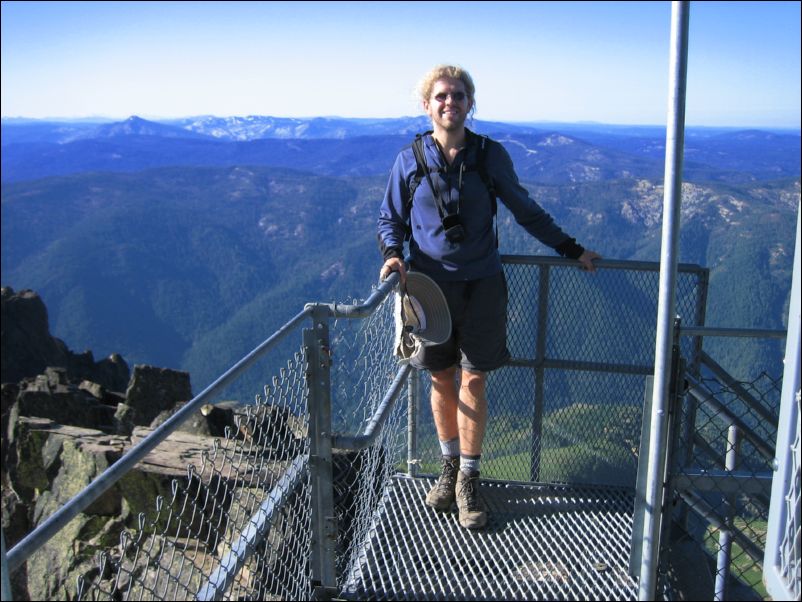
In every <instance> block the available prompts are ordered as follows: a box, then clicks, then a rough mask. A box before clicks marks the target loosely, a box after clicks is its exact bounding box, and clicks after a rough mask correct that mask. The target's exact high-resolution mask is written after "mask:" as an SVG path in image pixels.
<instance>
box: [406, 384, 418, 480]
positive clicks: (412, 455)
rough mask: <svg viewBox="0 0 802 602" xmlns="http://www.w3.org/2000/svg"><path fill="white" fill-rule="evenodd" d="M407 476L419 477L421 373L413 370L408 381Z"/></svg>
mask: <svg viewBox="0 0 802 602" xmlns="http://www.w3.org/2000/svg"><path fill="white" fill-rule="evenodd" d="M407 388H408V391H407V395H408V400H409V401H408V404H407V474H408V475H409V476H411V477H416V476H418V461H419V460H418V408H419V407H420V399H421V395H420V372H419V371H418V370H414V369H413V370H412V371H411V372H410V373H409V378H408V380H407Z"/></svg>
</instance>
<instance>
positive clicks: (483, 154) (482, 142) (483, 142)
mask: <svg viewBox="0 0 802 602" xmlns="http://www.w3.org/2000/svg"><path fill="white" fill-rule="evenodd" d="M477 137H478V138H479V148H478V149H476V170H477V171H478V172H479V177H480V178H482V182H484V184H485V188H487V193H488V194H489V195H490V202H491V204H492V206H493V227H494V229H495V232H496V248H497V249H498V220H497V219H496V213H497V211H498V200H497V197H498V195H497V194H496V184H495V182H494V181H493V176H491V175H490V171H489V170H488V169H487V152H488V150H489V148H490V145H491V144H494V142H493V140H491V139H490V138H488V137H487V136H484V135H481V134H477Z"/></svg>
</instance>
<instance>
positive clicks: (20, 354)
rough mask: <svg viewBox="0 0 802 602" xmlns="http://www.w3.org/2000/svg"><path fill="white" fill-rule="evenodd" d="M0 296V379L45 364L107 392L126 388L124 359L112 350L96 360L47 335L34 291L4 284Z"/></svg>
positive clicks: (25, 374)
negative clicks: (0, 333)
mask: <svg viewBox="0 0 802 602" xmlns="http://www.w3.org/2000/svg"><path fill="white" fill-rule="evenodd" d="M1 298H2V307H1V308H0V314H1V317H2V326H0V330H1V332H2V336H0V339H1V340H2V343H0V382H3V383H9V382H14V383H15V382H19V381H21V380H22V379H24V378H31V377H34V376H36V375H38V374H42V373H43V372H44V370H45V368H47V367H48V366H58V367H60V368H63V369H64V370H66V371H67V373H68V374H69V376H70V379H71V380H78V381H82V380H88V381H91V382H95V383H98V384H100V385H101V386H103V387H105V388H106V389H108V390H110V391H124V390H125V387H126V386H127V385H128V379H129V369H128V365H127V364H126V363H125V360H123V358H122V357H121V356H120V355H118V354H116V353H114V354H112V355H110V356H109V357H108V358H106V359H104V360H101V361H99V362H95V360H94V358H93V356H92V352H91V351H85V352H84V353H80V354H76V353H73V352H72V351H70V350H69V349H68V348H67V345H65V344H64V341H62V340H61V339H57V338H55V337H53V336H51V335H50V327H49V322H48V317H47V308H46V307H45V304H44V302H43V301H42V299H41V298H40V297H39V295H38V294H36V293H35V292H34V291H31V290H23V291H20V292H18V293H15V292H14V289H12V288H11V287H6V286H4V287H3V288H2V291H1Z"/></svg>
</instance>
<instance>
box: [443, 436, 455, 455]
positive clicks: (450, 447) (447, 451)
mask: <svg viewBox="0 0 802 602" xmlns="http://www.w3.org/2000/svg"><path fill="white" fill-rule="evenodd" d="M440 452H441V453H442V454H443V455H444V456H449V457H451V458H456V457H457V456H459V437H455V438H454V439H452V440H451V441H440Z"/></svg>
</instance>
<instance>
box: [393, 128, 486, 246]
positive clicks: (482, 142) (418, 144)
mask: <svg viewBox="0 0 802 602" xmlns="http://www.w3.org/2000/svg"><path fill="white" fill-rule="evenodd" d="M431 133H432V130H429V131H427V132H424V133H423V134H417V135H416V136H415V140H414V142H413V143H412V153H413V154H414V155H415V163H416V166H417V167H416V170H415V174H414V175H413V176H412V180H411V181H410V183H409V197H408V198H407V202H406V210H407V215H410V214H411V212H412V200H413V199H414V198H415V191H416V190H417V189H418V186H419V185H420V183H421V180H422V179H423V178H424V177H426V178H427V179H428V180H429V186H431V187H432V191H434V190H435V189H434V184H433V183H432V181H431V176H430V169H429V166H428V165H427V164H426V156H425V154H424V153H425V150H424V146H423V137H424V136H427V135H429V134H431ZM473 135H474V136H476V137H477V138H479V149H478V151H477V153H476V163H475V164H474V166H473V167H472V168H470V169H469V168H467V167H466V171H473V170H475V171H478V172H479V177H480V178H482V182H483V183H484V185H485V188H487V192H488V194H489V195H490V202H491V203H492V205H493V220H494V226H495V231H496V248H498V223H496V222H495V218H496V211H497V210H498V204H497V201H496V187H495V185H494V184H493V179H492V178H491V177H490V174H489V173H488V171H487V166H486V164H485V160H486V158H487V148H488V146H489V142H490V138H488V137H487V136H482V135H481V134H473ZM435 202H436V203H437V205H438V210H439V211H440V217H441V218H442V217H443V214H444V213H445V208H444V207H442V206H441V205H440V203H439V198H438V195H436V194H435ZM411 237H412V226H411V225H408V226H407V232H406V240H409V239H410V238H411Z"/></svg>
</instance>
